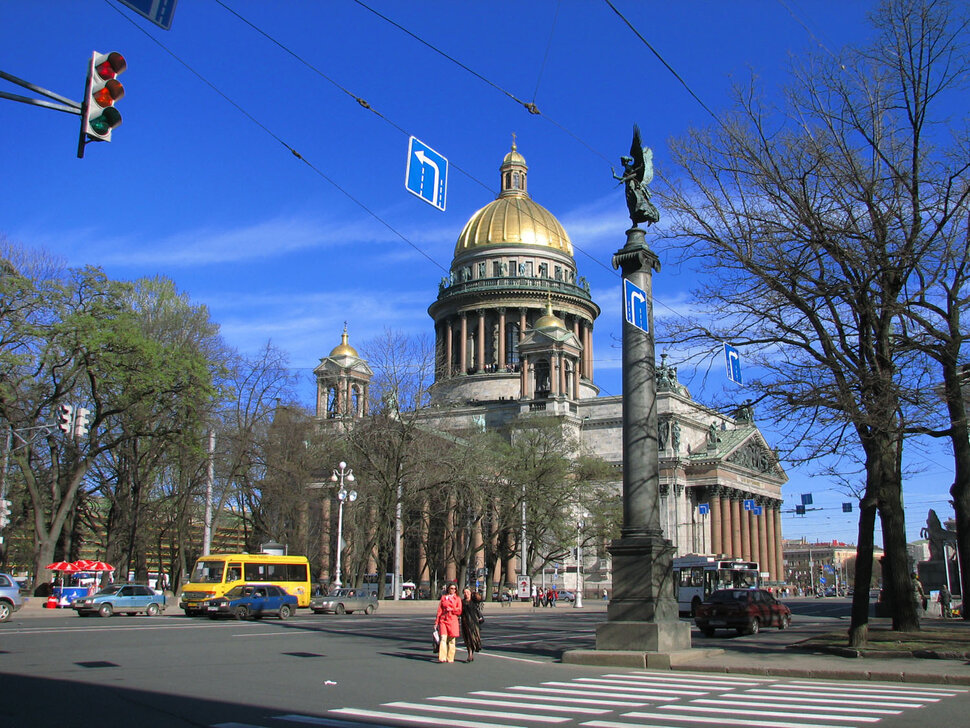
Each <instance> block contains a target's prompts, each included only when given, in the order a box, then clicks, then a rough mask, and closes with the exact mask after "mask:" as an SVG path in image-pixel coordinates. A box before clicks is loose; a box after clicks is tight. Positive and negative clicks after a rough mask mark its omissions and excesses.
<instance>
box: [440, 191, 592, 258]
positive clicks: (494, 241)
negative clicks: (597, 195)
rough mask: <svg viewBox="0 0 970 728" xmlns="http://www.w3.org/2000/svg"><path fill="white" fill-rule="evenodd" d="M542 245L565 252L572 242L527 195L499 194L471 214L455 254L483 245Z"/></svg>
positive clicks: (571, 252) (459, 238)
mask: <svg viewBox="0 0 970 728" xmlns="http://www.w3.org/2000/svg"><path fill="white" fill-rule="evenodd" d="M508 244H513V245H542V246H545V247H548V248H553V249H554V250H559V251H562V252H563V253H566V254H567V255H572V254H573V243H572V241H571V240H570V239H569V236H568V235H567V234H566V231H565V229H563V226H562V225H561V224H560V222H559V221H558V220H557V219H556V218H555V217H554V216H553V214H552V213H551V212H549V211H548V210H547V209H546V208H544V207H543V206H542V205H539V204H537V203H535V202H533V201H532V200H531V199H530V198H528V197H500V198H499V199H497V200H495V201H494V202H490V203H489V204H487V205H485V207H483V208H482V209H481V210H479V211H478V212H476V213H475V214H474V215H472V216H471V219H470V220H469V221H468V222H467V223H465V228H464V229H463V230H462V231H461V235H459V236H458V243H457V244H456V245H455V255H456V256H457V255H458V254H460V253H464V252H466V251H468V250H471V249H473V248H479V247H482V246H484V245H508Z"/></svg>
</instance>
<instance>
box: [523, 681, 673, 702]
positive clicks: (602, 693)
mask: <svg viewBox="0 0 970 728" xmlns="http://www.w3.org/2000/svg"><path fill="white" fill-rule="evenodd" d="M562 684H563V685H569V684H570V683H562ZM506 689H507V690H523V691H526V692H537V693H550V694H561V695H576V696H579V695H585V696H597V697H601V698H602V697H606V696H610V697H611V698H629V699H632V700H653V701H660V702H662V701H664V700H668V701H669V700H673V698H671V697H670V696H669V695H634V694H633V693H614V692H612V691H609V690H603V689H602V688H590V689H589V690H579V689H574V690H567V689H565V688H545V687H533V686H531V685H513V686H512V687H509V688H506Z"/></svg>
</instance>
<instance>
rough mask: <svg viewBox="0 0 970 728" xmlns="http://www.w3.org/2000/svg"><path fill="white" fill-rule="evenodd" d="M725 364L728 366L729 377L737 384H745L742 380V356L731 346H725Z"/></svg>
mask: <svg viewBox="0 0 970 728" xmlns="http://www.w3.org/2000/svg"><path fill="white" fill-rule="evenodd" d="M724 362H725V364H727V375H728V379H730V380H731V381H732V382H734V383H735V384H744V382H743V381H742V380H741V355H740V354H739V353H738V350H737V349H735V348H734V347H733V346H731V345H730V344H725V345H724Z"/></svg>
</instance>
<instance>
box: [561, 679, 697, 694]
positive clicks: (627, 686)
mask: <svg viewBox="0 0 970 728" xmlns="http://www.w3.org/2000/svg"><path fill="white" fill-rule="evenodd" d="M576 682H578V683H582V684H583V685H586V684H588V683H594V684H596V685H600V684H602V685H604V687H607V686H610V685H617V686H619V687H618V688H617V689H620V688H622V689H624V690H633V691H641V690H642V691H643V692H651V693H660V694H664V695H688V696H689V695H707V692H706V691H704V692H699V691H698V690H697V689H694V690H666V689H663V688H655V687H637V686H638V685H643V683H642V682H636V681H631V680H610V679H606V678H599V677H580V678H576ZM555 684H557V683H543V685H555Z"/></svg>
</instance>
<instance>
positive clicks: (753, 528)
mask: <svg viewBox="0 0 970 728" xmlns="http://www.w3.org/2000/svg"><path fill="white" fill-rule="evenodd" d="M748 517H749V519H750V521H751V523H750V526H749V532H750V534H751V560H752V561H757V562H758V567H759V568H760V567H761V564H762V563H763V562H762V561H761V559H759V558H758V557H759V555H760V554H761V534H760V533H759V532H758V521H759V518H758V514H756V513H755V512H754V511H753V510H752V511H748Z"/></svg>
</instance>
